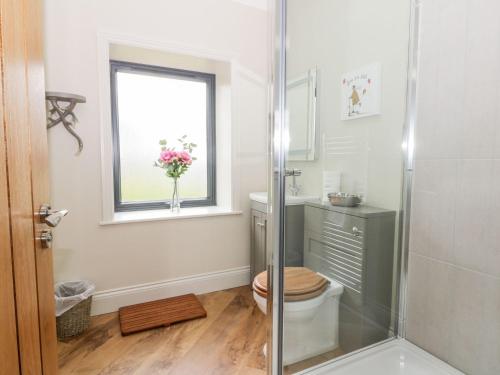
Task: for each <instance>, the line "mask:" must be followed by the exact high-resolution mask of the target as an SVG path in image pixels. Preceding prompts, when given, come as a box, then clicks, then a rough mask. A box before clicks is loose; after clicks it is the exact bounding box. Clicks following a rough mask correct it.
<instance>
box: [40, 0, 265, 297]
mask: <svg viewBox="0 0 500 375" xmlns="http://www.w3.org/2000/svg"><path fill="white" fill-rule="evenodd" d="M45 17H46V20H45V25H46V26H45V43H46V70H47V72H46V73H47V89H48V90H51V91H65V92H71V93H77V94H81V95H84V96H86V97H87V103H86V104H83V105H79V107H78V108H77V110H76V113H77V115H78V117H79V120H80V122H79V124H78V126H77V132H78V133H79V134H80V135H81V137H82V138H83V141H84V150H83V152H82V154H81V155H79V156H75V151H76V143H75V141H74V139H73V138H72V137H71V136H70V135H69V134H68V133H67V132H66V131H65V130H64V128H63V127H61V126H58V127H56V128H53V129H51V130H50V131H49V146H50V162H51V171H50V172H51V183H52V204H53V206H54V207H59V208H67V209H69V210H70V214H69V215H68V217H67V218H66V219H65V221H64V222H63V223H62V224H61V225H60V227H59V228H57V229H56V241H55V249H54V253H55V270H56V279H57V280H67V279H79V278H86V279H90V280H92V281H94V282H95V283H96V284H97V290H98V291H103V290H109V289H116V288H127V287H129V286H134V285H137V284H148V283H155V282H159V281H162V280H169V279H174V278H182V277H189V276H193V275H199V274H206V273H211V272H217V271H223V270H232V269H242V270H243V271H245V270H246V268H245V267H247V266H248V265H249V226H250V224H249V202H248V198H247V197H248V193H249V192H252V191H263V190H265V189H266V179H267V170H266V151H267V148H266V145H267V144H266V142H267V140H266V134H267V127H266V118H267V116H266V113H267V97H266V92H267V91H266V90H267V87H266V84H267V75H268V68H267V64H268V56H267V48H268V40H267V36H268V16H267V13H266V12H265V11H264V10H262V9H259V8H255V7H248V6H246V5H243V4H242V3H239V2H235V1H229V0H183V1H175V0H146V1H144V0H141V1H139V0H125V1H124V0H108V1H101V0H72V1H66V0H47V1H45ZM101 33H107V34H115V35H120V36H121V37H125V38H126V37H127V36H130V37H131V39H134V41H136V42H137V41H150V42H151V43H152V44H155V45H160V44H168V45H170V46H179V48H180V49H182V50H195V51H198V55H207V56H223V57H224V58H227V60H228V61H229V62H230V63H231V66H232V77H231V91H232V96H231V105H232V108H231V112H232V113H231V121H232V123H231V138H230V139H232V150H233V160H232V172H233V176H232V181H233V192H232V193H233V196H234V197H235V200H236V201H235V202H234V201H233V206H234V208H235V209H240V210H242V211H243V214H241V215H232V216H220V217H209V218H195V219H184V220H170V221H156V222H145V223H129V224H118V225H110V226H102V225H100V222H101V220H102V196H103V193H104V194H109V192H103V191H101V182H102V181H101V175H102V174H101V172H102V170H101V138H100V126H101V123H100V119H101V111H103V110H107V108H104V109H103V108H101V105H100V101H99V81H98V66H99V64H102V61H99V55H98V36H99V35H100V34H101ZM122 39H123V38H122ZM174 52H175V51H174ZM108 125H109V126H111V124H104V126H108ZM225 143H226V144H227V143H229V142H227V141H226V142H225ZM228 146H230V145H229V144H228ZM104 167H105V168H106V166H104Z"/></svg>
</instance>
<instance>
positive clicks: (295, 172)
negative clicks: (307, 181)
mask: <svg viewBox="0 0 500 375" xmlns="http://www.w3.org/2000/svg"><path fill="white" fill-rule="evenodd" d="M301 175H302V170H300V169H295V168H292V169H287V170H285V176H286V177H292V183H291V184H289V185H288V190H289V191H290V194H291V195H292V196H293V197H296V196H297V195H298V194H299V191H300V186H299V185H297V177H299V176H301Z"/></svg>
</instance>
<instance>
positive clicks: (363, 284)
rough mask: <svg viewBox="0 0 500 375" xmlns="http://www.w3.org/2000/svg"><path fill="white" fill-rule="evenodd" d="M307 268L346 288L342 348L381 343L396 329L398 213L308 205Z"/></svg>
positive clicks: (305, 250) (341, 310) (306, 221)
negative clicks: (394, 307) (394, 303)
mask: <svg viewBox="0 0 500 375" xmlns="http://www.w3.org/2000/svg"><path fill="white" fill-rule="evenodd" d="M304 229H305V230H304V264H305V266H306V267H308V268H310V269H312V270H315V271H317V272H321V273H323V274H324V275H326V276H328V277H330V278H332V279H335V280H337V281H338V282H340V283H341V284H342V285H344V292H343V294H342V296H341V299H340V332H339V333H340V337H339V339H340V343H341V346H342V348H343V349H344V350H347V351H351V350H356V349H359V348H361V347H364V346H366V345H370V344H373V343H375V342H377V341H380V340H383V339H385V338H387V337H388V336H389V335H390V332H391V329H392V328H391V324H393V320H394V319H393V315H392V302H393V293H394V292H395V290H393V285H394V283H393V279H394V272H393V264H394V248H395V230H396V212H395V211H389V210H384V209H380V208H375V207H368V206H361V207H355V208H345V207H334V206H331V205H321V204H307V205H306V207H305V224H304Z"/></svg>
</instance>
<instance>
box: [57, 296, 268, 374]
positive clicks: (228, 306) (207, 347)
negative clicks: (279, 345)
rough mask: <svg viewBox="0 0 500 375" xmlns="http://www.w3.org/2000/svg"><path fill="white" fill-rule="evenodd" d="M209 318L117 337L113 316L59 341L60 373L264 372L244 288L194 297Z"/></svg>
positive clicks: (258, 323)
mask: <svg viewBox="0 0 500 375" xmlns="http://www.w3.org/2000/svg"><path fill="white" fill-rule="evenodd" d="M199 297H200V300H201V302H202V304H203V306H204V307H205V309H206V310H207V313H208V317H207V318H205V319H199V320H194V321H191V322H186V323H180V324H177V325H173V326H170V327H168V328H159V329H155V330H151V331H146V332H142V333H137V334H133V335H130V336H125V337H122V336H121V334H120V329H119V324H118V316H117V314H116V313H113V314H106V315H100V316H96V317H94V318H93V319H92V325H91V327H90V328H89V330H88V331H87V332H86V333H85V334H84V335H83V336H80V337H78V338H74V339H70V340H65V341H64V342H60V343H59V367H60V371H59V373H60V375H65V374H79V375H82V374H86V375H90V374H99V375H111V374H115V375H118V374H120V375H121V374H127V375H129V374H134V375H135V374H143V375H154V374H162V375H164V374H175V375H184V374H186V375H197V374H217V375H223V374H234V375H240V374H241V375H243V374H244V375H254V374H255V375H264V374H266V370H265V367H266V363H265V361H266V360H265V357H264V355H263V353H262V348H263V345H264V343H265V341H266V327H265V316H264V315H263V314H262V313H261V312H260V310H259V309H258V307H257V306H256V305H255V302H254V300H253V297H252V292H251V289H250V288H249V287H241V288H236V289H231V290H227V291H221V292H214V293H210V294H205V295H201V296H199Z"/></svg>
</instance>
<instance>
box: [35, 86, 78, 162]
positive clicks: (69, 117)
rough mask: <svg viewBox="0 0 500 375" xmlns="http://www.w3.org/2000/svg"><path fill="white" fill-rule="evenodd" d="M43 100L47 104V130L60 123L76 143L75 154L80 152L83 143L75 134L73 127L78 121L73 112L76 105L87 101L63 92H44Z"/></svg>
mask: <svg viewBox="0 0 500 375" xmlns="http://www.w3.org/2000/svg"><path fill="white" fill-rule="evenodd" d="M45 100H47V102H48V103H49V108H48V111H47V129H50V128H52V127H54V126H56V125H58V124H61V123H62V124H63V126H64V127H65V128H66V130H67V131H68V132H69V133H70V134H71V135H72V136H73V137H75V138H76V140H77V141H78V152H77V154H79V153H80V152H82V150H83V141H82V139H81V138H80V136H79V135H78V134H77V133H76V132H75V126H76V124H77V123H78V119H77V117H76V116H75V114H74V113H73V111H74V109H75V107H76V105H77V104H79V103H85V102H86V101H87V100H86V99H85V97H84V96H80V95H75V94H67V93H63V92H46V93H45Z"/></svg>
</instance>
